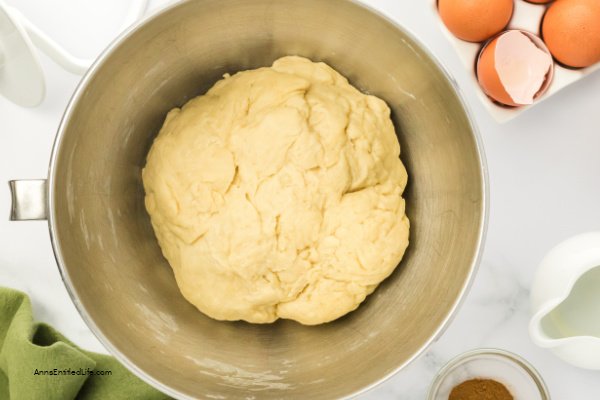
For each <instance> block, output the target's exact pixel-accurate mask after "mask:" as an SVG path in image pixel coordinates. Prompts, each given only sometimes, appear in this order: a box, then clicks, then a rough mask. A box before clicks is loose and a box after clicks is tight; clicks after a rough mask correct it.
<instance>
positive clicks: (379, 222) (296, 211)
mask: <svg viewBox="0 0 600 400" xmlns="http://www.w3.org/2000/svg"><path fill="white" fill-rule="evenodd" d="M399 155H400V145H399V143H398V139H397V137H396V135H395V132H394V126H393V124H392V121H391V119H390V110H389V108H388V106H387V105H386V104H385V102H383V101H382V100H380V99H379V98H377V97H374V96H369V95H365V94H362V93H361V92H359V91H358V90H357V89H356V88H354V87H353V86H351V85H350V84H349V83H348V81H347V79H346V78H344V77H343V76H342V75H340V74H339V73H337V72H336V71H335V70H333V69H332V68H331V67H329V66H328V65H326V64H324V63H313V62H311V61H310V60H308V59H305V58H301V57H292V56H290V57H283V58H281V59H279V60H277V61H275V63H274V64H273V66H272V67H270V68H259V69H256V70H250V71H244V72H239V73H237V74H235V75H233V76H226V77H225V78H224V79H222V80H220V81H218V82H217V83H216V84H215V85H214V86H213V87H212V88H211V89H210V90H209V91H208V92H207V93H206V94H205V95H203V96H199V97H196V98H195V99H192V100H190V101H189V102H188V103H186V104H185V105H184V106H183V107H182V108H181V109H179V108H175V109H173V110H171V111H170V112H169V114H168V115H167V117H166V120H165V122H164V125H163V127H162V129H161V130H160V133H159V134H158V136H157V138H156V139H155V141H154V143H153V145H152V148H151V149H150V152H149V154H148V158H147V164H146V166H145V168H144V170H143V174H142V177H143V183H144V188H145V191H146V198H145V204H146V209H147V210H148V213H149V214H150V217H151V221H152V226H153V227H154V231H155V233H156V236H157V238H158V242H159V244H160V247H161V249H162V251H163V254H164V256H165V257H166V259H167V260H168V261H169V263H170V265H171V267H172V268H173V271H174V274H175V278H176V280H177V284H178V285H179V288H180V290H181V293H182V294H183V296H184V297H185V298H186V299H187V300H188V301H189V302H190V303H192V304H193V305H195V306H196V307H197V308H198V309H199V310H200V311H202V312H203V313H205V314H206V315H208V316H210V317H212V318H215V319H218V320H245V321H248V322H253V323H268V322H273V321H275V320H276V319H278V318H287V319H292V320H296V321H299V322H300V323H303V324H307V325H314V324H320V323H324V322H328V321H332V320H334V319H336V318H339V317H341V316H343V315H344V314H346V313H348V312H350V311H352V310H354V309H356V308H357V307H358V305H359V304H360V303H361V302H362V301H363V300H364V299H365V297H366V296H367V295H369V294H370V293H371V292H373V290H374V289H375V288H376V287H377V285H378V284H379V283H380V282H381V281H382V280H384V279H385V278H386V277H387V276H389V275H390V274H391V273H392V271H393V270H394V268H395V267H396V266H397V265H398V263H399V262H400V260H401V259H402V256H403V254H404V251H405V249H406V247H407V246H408V231H409V221H408V219H407V217H406V215H405V210H404V208H405V205H404V199H403V198H402V192H403V190H404V187H405V186H406V181H407V174H406V170H405V168H404V166H403V164H402V162H401V161H400V158H399Z"/></svg>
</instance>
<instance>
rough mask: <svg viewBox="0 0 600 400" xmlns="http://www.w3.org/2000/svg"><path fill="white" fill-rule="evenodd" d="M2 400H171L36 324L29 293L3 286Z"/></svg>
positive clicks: (118, 366) (0, 291) (112, 361)
mask: <svg viewBox="0 0 600 400" xmlns="http://www.w3.org/2000/svg"><path fill="white" fill-rule="evenodd" d="M0 399H7V400H37V399H43V400H71V399H78V400H79V399H81V400H105V399H110V400H120V399H123V400H125V399H134V400H135V399H144V400H146V399H147V400H154V399H169V397H168V396H166V395H164V394H162V393H161V392H159V391H157V390H155V389H153V388H152V387H150V386H148V385H147V384H145V383H144V382H142V381H141V380H140V379H138V378H137V377H136V376H134V375H133V374H132V373H130V372H129V371H128V370H127V369H125V367H123V365H121V364H120V363H119V362H118V361H117V360H115V359H114V358H113V357H110V356H107V355H104V354H98V353H92V352H89V351H85V350H82V349H80V348H79V347H77V346H75V345H74V344H73V343H71V342H70V341H69V340H68V339H66V338H65V337H64V336H63V335H61V334H60V333H59V332H57V331H56V330H54V328H52V327H51V326H49V325H47V324H44V323H34V322H33V317H32V313H31V302H30V300H29V297H27V295H26V294H25V293H22V292H19V291H17V290H13V289H9V288H0Z"/></svg>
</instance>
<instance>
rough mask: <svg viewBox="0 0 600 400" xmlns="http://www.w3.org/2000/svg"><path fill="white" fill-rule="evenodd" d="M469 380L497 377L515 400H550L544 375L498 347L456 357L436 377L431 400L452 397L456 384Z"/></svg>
mask: <svg viewBox="0 0 600 400" xmlns="http://www.w3.org/2000/svg"><path fill="white" fill-rule="evenodd" d="M469 379H493V380H495V381H497V382H500V383H502V384H503V385H504V386H506V388H507V389H508V390H509V391H510V393H511V394H512V395H513V397H514V398H515V399H527V400H550V394H549V392H548V388H547V387H546V384H545V383H544V380H543V379H542V377H541V376H540V374H539V373H538V372H537V371H536V370H535V368H533V366H531V364H529V363H528V362H527V361H525V360H524V359H522V358H521V357H519V356H518V355H516V354H513V353H510V352H508V351H504V350H498V349H477V350H472V351H468V352H466V353H463V354H461V355H459V356H458V357H455V358H454V359H452V360H450V362H448V364H446V365H445V366H444V367H443V368H442V369H441V370H440V372H438V374H437V376H436V377H435V379H434V380H433V384H432V385H431V388H430V389H429V394H428V396H427V399H428V400H448V397H449V396H450V392H451V391H452V389H453V388H454V387H455V386H456V385H459V384H461V383H462V382H464V381H467V380H469Z"/></svg>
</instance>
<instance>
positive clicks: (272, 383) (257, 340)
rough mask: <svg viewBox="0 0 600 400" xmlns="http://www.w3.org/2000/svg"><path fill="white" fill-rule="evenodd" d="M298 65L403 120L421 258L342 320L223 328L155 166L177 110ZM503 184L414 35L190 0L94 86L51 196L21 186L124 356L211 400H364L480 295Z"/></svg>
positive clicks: (251, 2)
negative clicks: (170, 225)
mask: <svg viewBox="0 0 600 400" xmlns="http://www.w3.org/2000/svg"><path fill="white" fill-rule="evenodd" d="M287 54H297V55H303V56H306V57H309V58H311V59H313V60H323V61H325V62H327V63H329V64H330V65H332V66H333V67H334V68H336V69H337V70H338V71H340V72H341V73H342V74H344V75H345V76H347V77H348V78H349V79H350V81H351V82H352V83H353V84H354V85H356V86H357V87H359V88H361V89H362V90H364V91H366V92H369V93H372V94H375V95H377V96H379V97H381V98H383V99H385V100H386V101H387V103H388V104H389V105H390V107H391V109H392V110H393V118H394V121H395V125H396V129H397V132H398V136H399V139H400V142H401V145H402V156H401V157H402V159H403V161H404V162H405V164H406V166H407V168H408V172H409V176H410V177H409V186H408V189H407V192H406V201H407V210H408V215H409V217H410V220H411V223H412V227H411V244H410V247H409V249H408V252H407V253H406V256H405V257H404V260H403V261H402V263H401V265H400V266H399V267H398V268H397V270H396V271H395V272H394V274H393V275H392V276H391V277H390V278H389V279H387V280H386V281H385V282H384V283H383V284H382V285H381V286H380V287H379V288H378V289H377V290H376V291H375V292H374V294H372V295H371V296H370V297H369V298H368V299H367V301H366V302H365V303H364V304H363V305H361V306H360V308H359V309H358V310H357V311H355V312H353V313H351V314H349V315H347V316H346V317H344V318H341V319H339V320H337V321H335V322H332V323H329V324H325V325H321V326H315V327H305V326H301V325H299V324H297V323H294V322H290V321H279V322H277V323H274V324H271V325H251V324H248V323H244V322H235V323H232V322H218V321H215V320H212V319H210V318H208V317H206V316H204V315H203V314H201V313H200V312H199V311H198V310H196V309H195V308H194V307H193V306H192V305H191V304H189V303H188V302H186V301H185V300H184V298H183V297H182V296H181V295H180V293H179V291H178V289H177V286H176V284H175V280H174V277H173V274H172V272H171V268H170V267H169V265H168V264H167V262H166V261H165V259H163V257H162V255H161V252H160V249H159V247H158V244H157V242H156V239H155V237H154V234H153V232H152V228H151V226H150V222H149V218H148V215H147V214H146V211H145V209H144V202H143V197H144V192H143V189H142V184H141V169H142V166H143V165H144V163H145V157H146V153H147V151H148V149H149V147H150V144H151V143H152V140H153V138H154V136H155V135H156V134H157V132H158V130H159V128H160V126H161V123H162V122H163V119H164V117H165V114H166V113H167V111H168V110H170V109H171V108H172V107H174V106H179V105H182V104H183V103H185V102H186V100H188V99H190V98H192V97H194V96H196V95H198V94H201V93H203V92H204V91H205V90H206V89H207V88H209V87H210V86H211V85H212V84H213V83H214V82H215V81H216V80H218V79H219V78H220V77H221V76H222V75H223V74H224V73H226V72H234V71H238V70H244V69H249V68H256V67H259V66H264V65H270V64H271V62H272V61H273V60H275V59H276V58H278V57H280V56H283V55H287ZM36 185H37V186H36ZM44 187H45V188H46V190H45V191H44V190H43V189H44ZM486 187H487V186H486V174H485V166H484V161H483V155H482V150H481V147H480V144H479V142H478V138H477V134H476V132H475V128H474V127H473V125H472V123H471V121H470V119H469V116H468V113H467V111H466V110H465V106H464V104H463V102H462V100H461V98H460V95H459V94H458V90H457V88H456V86H455V84H454V82H453V80H452V79H451V78H450V77H449V76H448V74H447V73H446V72H445V71H444V70H443V69H442V68H441V67H440V65H439V64H438V63H437V62H436V61H435V59H434V58H433V57H432V56H431V55H430V54H429V53H428V52H427V51H426V50H425V49H424V48H423V46H422V45H421V44H419V42H418V41H417V40H415V39H414V37H412V36H411V35H410V34H408V33H407V32H406V31H405V30H404V29H402V28H401V27H398V26H397V25H395V24H394V23H392V22H390V21H389V20H387V19H386V18H384V17H382V16H381V15H379V14H377V13H375V12H373V11H372V10H369V9H367V8H365V7H363V6H361V5H359V4H358V3H356V2H353V1H347V0H189V1H183V2H181V3H177V4H175V5H173V6H171V7H169V8H167V9H165V10H163V11H161V12H159V13H158V14H156V15H154V16H152V17H150V18H148V19H146V20H145V21H143V22H142V23H141V24H140V25H138V26H137V27H135V28H132V29H131V30H130V31H129V32H127V33H126V34H124V35H123V36H122V37H121V38H120V39H119V40H118V41H116V42H115V43H114V44H113V45H111V46H110V48H109V49H108V50H107V51H106V52H105V53H104V54H103V55H102V56H101V57H100V59H99V60H98V61H97V63H96V64H95V65H94V66H93V67H92V69H91V70H90V72H89V73H88V74H87V75H86V77H85V78H84V79H83V81H82V83H81V85H80V86H79V88H78V89H77V91H76V93H75V95H74V97H73V99H72V101H71V103H70V105H69V106H68V109H67V111H66V113H65V116H64V119H63V122H62V124H61V126H60V129H59V132H58V135H57V138H56V143H55V147H54V151H53V154H52V159H51V162H50V171H49V178H48V181H47V183H46V184H44V182H26V181H20V182H13V189H14V195H15V210H14V211H15V214H14V216H15V218H22V219H23V218H33V217H44V214H45V212H46V211H47V216H48V220H49V226H50V232H51V238H52V243H53V246H54V250H55V253H56V259H57V261H58V265H59V267H60V271H61V273H62V276H63V279H64V282H65V284H66V286H67V288H68V290H69V292H70V294H71V296H72V298H73V301H74V303H75V304H76V306H77V308H78V310H79V312H80V313H81V315H82V316H83V318H84V319H85V321H86V322H87V324H88V325H89V327H90V329H91V330H92V331H93V332H94V333H95V334H96V335H97V336H98V338H99V339H100V340H101V342H102V343H103V344H104V345H105V346H106V347H107V349H109V350H110V352H111V353H113V354H114V355H115V356H116V357H117V358H118V359H119V360H120V361H121V362H123V363H124V364H125V365H126V366H127V367H128V368H129V369H131V370H132V371H133V372H134V373H136V374H137V375H138V376H140V377H141V378H142V379H144V380H145V381H147V382H148V383H150V384H152V385H154V386H155V387H157V388H158V389H160V390H162V391H163V392H165V393H168V394H169V395H172V396H175V397H179V398H209V399H224V398H228V399H230V398H231V399H235V398H261V399H269V398H286V399H312V400H314V399H325V398H327V399H330V398H340V397H347V396H350V395H353V394H356V393H360V392H362V391H364V390H366V389H368V388H370V387H372V386H374V385H375V384H377V383H378V382H381V381H382V380H384V379H385V378H387V377H389V376H390V375H391V374H393V373H394V372H396V371H398V370H399V369H400V368H402V367H403V366H405V365H406V364H407V363H408V362H410V361H411V360H413V359H414V358H415V357H416V356H417V355H418V354H419V353H421V352H422V351H423V350H424V349H425V348H426V347H427V346H428V345H429V344H430V343H431V342H432V341H434V340H435V339H436V338H437V337H438V336H439V335H440V334H441V333H442V331H443V330H444V328H445V327H446V326H447V325H448V323H449V321H450V319H451V318H452V316H453V315H454V314H455V313H456V311H457V309H458V306H459V304H460V302H461V300H462V299H463V298H464V296H465V294H466V291H467V289H468V287H469V285H470V283H471V281H472V280H473V277H474V273H475V269H476V266H477V263H478V258H479V254H480V251H481V246H482V241H483V236H484V232H485V227H486V210H487V207H486ZM36 196H37V197H36ZM44 197H46V198H47V207H45V206H44V205H43V204H41V203H39V202H40V201H43V198H44ZM36 201H37V202H38V203H37V206H38V208H36ZM40 204H41V207H40ZM36 213H37V215H36Z"/></svg>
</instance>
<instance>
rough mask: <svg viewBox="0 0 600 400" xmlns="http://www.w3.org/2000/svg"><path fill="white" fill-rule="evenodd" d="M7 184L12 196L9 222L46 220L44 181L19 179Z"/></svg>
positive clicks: (46, 207)
mask: <svg viewBox="0 0 600 400" xmlns="http://www.w3.org/2000/svg"><path fill="white" fill-rule="evenodd" d="M8 184H9V186H10V193H11V195H12V207H11V210H10V220H11V221H32V220H44V219H48V203H47V201H46V200H47V192H46V180H45V179H19V180H14V181H9V182H8Z"/></svg>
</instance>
